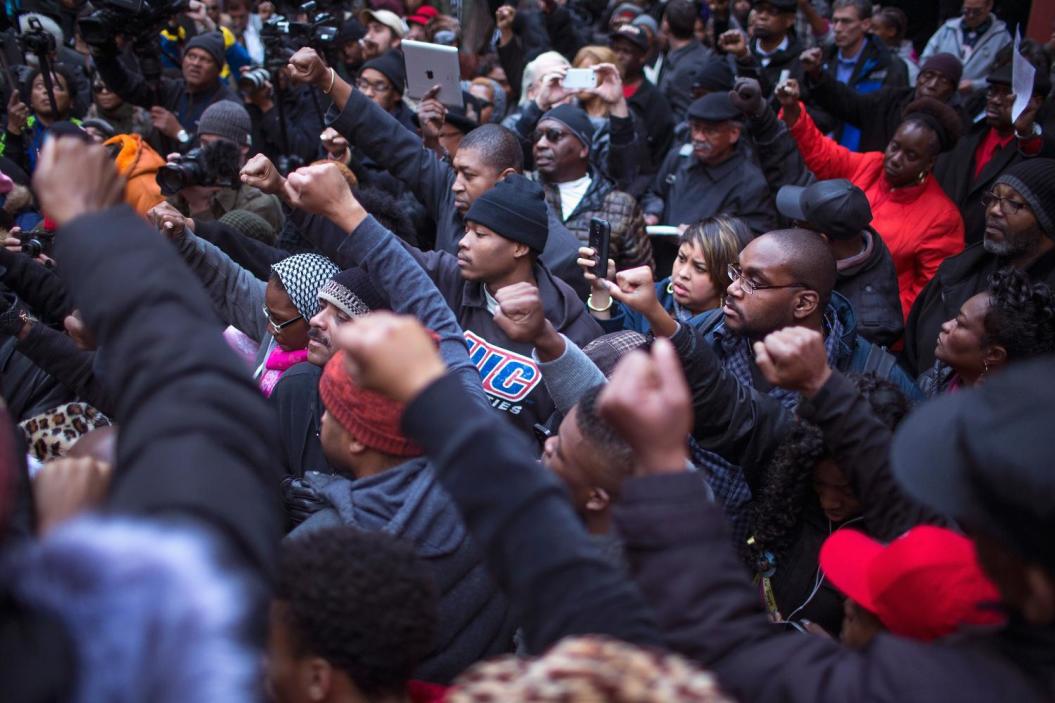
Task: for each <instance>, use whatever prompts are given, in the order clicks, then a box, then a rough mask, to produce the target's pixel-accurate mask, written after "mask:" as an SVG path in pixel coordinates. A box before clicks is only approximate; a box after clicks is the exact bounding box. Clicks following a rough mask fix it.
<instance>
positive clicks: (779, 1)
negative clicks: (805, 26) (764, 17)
mask: <svg viewBox="0 0 1055 703" xmlns="http://www.w3.org/2000/svg"><path fill="white" fill-rule="evenodd" d="M759 5H772V6H773V7H774V8H776V9H777V10H779V11H780V12H796V11H798V9H799V3H798V0H754V2H752V3H751V7H752V8H755V7H758V6H759Z"/></svg>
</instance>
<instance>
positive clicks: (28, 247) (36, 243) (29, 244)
mask: <svg viewBox="0 0 1055 703" xmlns="http://www.w3.org/2000/svg"><path fill="white" fill-rule="evenodd" d="M22 253H24V254H29V255H30V256H32V257H33V258H34V259H35V258H37V257H38V256H40V255H41V254H43V253H44V244H43V242H41V241H40V240H39V239H37V238H36V237H34V238H32V239H27V240H25V241H24V242H22Z"/></svg>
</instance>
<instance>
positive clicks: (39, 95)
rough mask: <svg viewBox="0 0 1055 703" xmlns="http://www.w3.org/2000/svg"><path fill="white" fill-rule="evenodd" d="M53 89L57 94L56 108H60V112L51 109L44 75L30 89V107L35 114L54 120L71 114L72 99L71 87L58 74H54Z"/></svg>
mask: <svg viewBox="0 0 1055 703" xmlns="http://www.w3.org/2000/svg"><path fill="white" fill-rule="evenodd" d="M51 88H52V92H53V93H54V94H55V106H56V107H57V108H58V112H55V111H53V110H52V109H51V100H50V99H49V98H48V89H47V86H46V85H45V84H44V74H40V75H38V76H37V77H36V78H34V79H33V85H32V86H31V87H30V93H29V106H30V107H31V108H32V109H33V112H34V113H36V114H37V115H43V116H45V117H51V118H53V119H57V118H60V117H62V116H65V115H67V114H69V111H70V101H71V97H70V90H69V86H68V85H66V78H65V77H63V76H62V75H60V74H58V73H52V74H51Z"/></svg>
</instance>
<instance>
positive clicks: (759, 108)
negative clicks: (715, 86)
mask: <svg viewBox="0 0 1055 703" xmlns="http://www.w3.org/2000/svg"><path fill="white" fill-rule="evenodd" d="M729 99H730V100H731V101H732V103H733V107H735V108H736V109H737V110H739V111H740V112H742V113H744V114H745V115H747V116H748V117H760V116H761V115H762V113H763V112H764V111H765V109H766V101H765V99H764V98H763V97H762V86H761V85H759V84H758V81H756V80H755V79H754V78H737V79H736V84H735V85H734V86H733V89H732V90H730V91H729Z"/></svg>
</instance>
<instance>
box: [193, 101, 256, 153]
mask: <svg viewBox="0 0 1055 703" xmlns="http://www.w3.org/2000/svg"><path fill="white" fill-rule="evenodd" d="M252 131H253V123H252V121H251V120H250V119H249V113H248V112H246V111H245V108H244V107H242V106H241V105H239V104H238V103H236V102H233V101H231V100H221V101H220V102H215V103H213V104H212V105H210V106H209V107H207V108H205V112H203V113H202V114H201V119H200V120H198V134H199V135H201V134H215V135H216V136H218V137H223V138H224V139H228V140H230V141H232V142H234V143H235V144H237V145H238V146H249V143H250V138H249V134H250V133H251V132H252Z"/></svg>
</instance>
